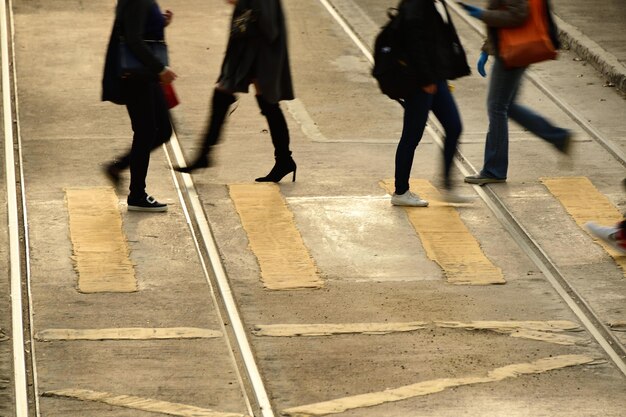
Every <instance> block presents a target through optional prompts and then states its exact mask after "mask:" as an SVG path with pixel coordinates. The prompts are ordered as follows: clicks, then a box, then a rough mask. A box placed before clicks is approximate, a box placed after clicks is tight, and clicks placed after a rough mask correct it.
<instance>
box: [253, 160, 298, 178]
mask: <svg viewBox="0 0 626 417" xmlns="http://www.w3.org/2000/svg"><path fill="white" fill-rule="evenodd" d="M297 169H298V166H297V165H296V162H295V161H294V160H293V158H291V157H287V158H276V163H275V164H274V167H273V168H272V170H271V171H270V172H269V174H267V175H266V176H264V177H259V178H257V179H255V181H256V182H280V180H282V179H283V178H284V177H285V175H287V174H290V173H292V172H293V175H292V176H291V182H295V181H296V170H297Z"/></svg>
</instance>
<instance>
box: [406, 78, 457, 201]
mask: <svg viewBox="0 0 626 417" xmlns="http://www.w3.org/2000/svg"><path fill="white" fill-rule="evenodd" d="M431 110H432V112H433V113H434V115H435V117H437V120H439V123H441V125H442V126H443V129H444V131H445V134H446V137H445V142H444V151H443V158H444V173H443V175H444V180H445V185H446V186H447V187H449V186H450V182H449V174H450V167H451V165H452V160H453V159H454V154H455V153H456V146H457V143H458V142H459V136H461V131H462V129H463V126H462V124H461V116H460V115H459V111H458V109H457V107H456V103H455V102H454V98H453V97H452V94H450V90H449V88H448V82H447V81H446V80H442V81H438V82H437V92H436V93H435V94H428V93H425V92H424V91H423V90H422V89H421V88H420V89H418V91H416V92H415V94H413V95H412V96H411V97H409V98H407V99H406V100H405V101H404V125H403V126H402V136H401V137H400V143H398V148H397V150H396V173H395V177H396V182H395V187H396V194H404V193H405V192H407V191H408V189H409V177H410V175H411V167H412V166H413V156H414V154H415V149H416V148H417V145H418V144H419V143H420V140H421V139H422V135H423V134H424V129H425V128H426V121H427V120H428V113H429V112H430V111H431Z"/></svg>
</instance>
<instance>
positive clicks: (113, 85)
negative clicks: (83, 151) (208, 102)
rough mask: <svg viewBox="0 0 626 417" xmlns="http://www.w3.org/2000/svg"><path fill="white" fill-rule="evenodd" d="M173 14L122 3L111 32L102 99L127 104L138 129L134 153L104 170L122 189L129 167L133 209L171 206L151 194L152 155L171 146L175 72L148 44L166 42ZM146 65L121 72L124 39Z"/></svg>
mask: <svg viewBox="0 0 626 417" xmlns="http://www.w3.org/2000/svg"><path fill="white" fill-rule="evenodd" d="M172 18H173V13H172V12H171V11H170V10H166V11H165V13H162V12H161V9H160V8H159V5H158V4H157V2H156V1H154V0H119V1H118V3H117V7H116V18H115V23H114V25H113V30H112V31H111V37H110V40H109V46H108V49H107V56H106V60H105V68H104V75H103V90H102V100H103V101H111V102H114V103H116V104H124V105H126V109H127V111H128V115H129V117H130V121H131V125H132V129H133V141H132V145H131V147H130V149H129V150H128V151H127V152H126V153H125V154H124V155H122V156H120V157H119V158H118V159H117V160H114V161H111V162H109V163H108V164H106V165H105V168H104V171H105V174H106V175H107V177H108V178H109V179H110V180H111V182H112V183H113V184H114V185H115V186H116V187H117V186H118V185H119V183H120V180H121V178H120V175H121V172H122V171H123V170H125V169H126V168H129V167H130V187H129V189H130V193H129V195H128V198H127V202H128V210H131V211H154V212H163V211H167V204H164V203H160V202H158V201H157V200H156V199H155V198H154V197H152V196H150V195H149V194H148V193H146V176H147V174H148V165H149V163H150V152H151V151H152V150H153V149H155V148H157V147H158V146H160V145H162V144H163V143H165V142H167V141H168V140H169V139H170V136H171V135H172V126H171V123H170V115H169V109H168V105H167V102H166V99H165V96H164V93H163V88H162V86H161V83H163V84H169V83H171V82H173V81H174V80H175V79H176V73H175V72H174V71H172V70H171V69H170V68H169V67H168V66H166V65H165V64H164V63H163V62H161V61H160V60H159V58H158V57H157V56H156V55H155V53H154V52H153V51H152V50H151V49H150V48H149V47H148V44H147V42H164V39H165V27H166V26H168V25H169V24H170V23H171V22H172ZM121 39H123V42H124V43H125V46H126V47H127V48H128V49H129V51H130V52H131V53H132V54H133V55H134V57H136V58H137V60H138V61H140V62H141V63H142V64H143V65H144V66H145V68H146V69H145V71H144V72H142V73H130V72H125V71H123V70H122V68H121V61H120V60H121V52H120V40H121Z"/></svg>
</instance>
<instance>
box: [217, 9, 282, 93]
mask: <svg viewBox="0 0 626 417" xmlns="http://www.w3.org/2000/svg"><path fill="white" fill-rule="evenodd" d="M244 8H251V9H252V10H253V14H254V15H255V16H256V23H255V30H254V32H253V34H252V36H249V37H244V38H232V37H231V38H230V39H229V41H228V46H227V48H226V55H225V56H224V62H223V63H222V71H221V74H220V76H219V78H218V83H219V84H220V85H221V86H222V87H224V88H225V89H227V90H229V91H232V92H244V93H246V92H248V87H249V85H250V82H251V81H252V80H253V79H256V80H257V82H258V84H259V87H260V89H261V93H262V95H263V97H264V98H265V99H266V100H267V101H269V102H271V103H277V102H278V101H281V100H292V99H293V98H294V93H293V86H292V82H291V71H290V68H289V54H288V51H287V29H286V26H285V17H284V14H283V10H282V7H281V3H280V0H240V1H239V2H238V4H237V6H236V7H235V10H234V12H233V19H234V18H235V17H236V16H237V15H238V14H239V13H240V12H241V11H242V9H244Z"/></svg>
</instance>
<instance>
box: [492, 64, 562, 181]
mask: <svg viewBox="0 0 626 417" xmlns="http://www.w3.org/2000/svg"><path fill="white" fill-rule="evenodd" d="M524 71H526V68H513V69H510V70H507V69H506V68H505V67H504V63H503V62H502V60H501V59H500V58H498V57H496V59H495V63H494V64H493V68H492V69H491V79H490V80H489V94H488V97H487V112H488V115H489V131H488V132H487V142H486V143H485V161H484V164H483V169H482V170H481V171H480V174H481V175H482V176H485V177H491V178H501V179H506V175H507V170H508V166H509V120H508V119H509V118H511V119H513V120H514V121H516V122H517V123H519V124H520V125H522V126H523V127H524V128H526V129H527V130H529V131H530V132H532V133H534V134H535V135H537V136H539V137H540V138H541V139H544V140H545V141H548V142H550V143H551V144H553V145H554V146H556V147H557V148H559V147H561V146H563V144H564V143H565V141H566V140H567V138H568V137H569V134H570V132H569V131H568V130H566V129H562V128H560V127H556V126H554V125H553V124H551V123H550V122H549V121H548V120H546V119H545V118H544V117H543V116H541V115H539V114H537V113H535V112H533V111H532V110H531V109H529V108H527V107H524V106H522V105H520V104H517V103H516V102H515V98H516V97H517V92H518V90H519V87H520V84H521V82H522V76H523V75H524Z"/></svg>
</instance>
